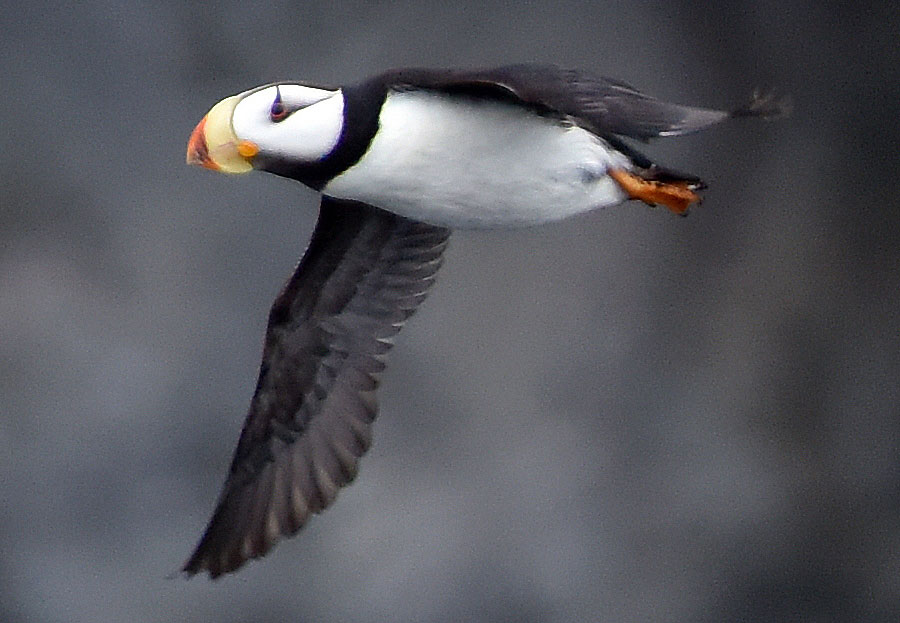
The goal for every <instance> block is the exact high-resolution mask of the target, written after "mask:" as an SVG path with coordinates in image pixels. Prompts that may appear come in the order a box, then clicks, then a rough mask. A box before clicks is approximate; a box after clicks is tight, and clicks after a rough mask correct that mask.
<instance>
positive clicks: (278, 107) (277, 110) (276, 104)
mask: <svg viewBox="0 0 900 623" xmlns="http://www.w3.org/2000/svg"><path fill="white" fill-rule="evenodd" d="M287 116H288V110H287V107H285V105H284V102H283V101H282V100H281V89H279V88H278V87H277V86H276V87H275V101H273V102H272V108H271V109H269V119H271V120H272V121H274V122H275V123H278V122H279V121H281V120H283V119H284V118H285V117H287Z"/></svg>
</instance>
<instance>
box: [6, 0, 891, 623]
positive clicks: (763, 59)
mask: <svg viewBox="0 0 900 623" xmlns="http://www.w3.org/2000/svg"><path fill="white" fill-rule="evenodd" d="M699 4H704V6H703V7H702V8H698V6H695V5H699ZM846 4H847V6H848V7H850V8H840V7H839V6H837V4H836V3H824V4H823V3H817V2H780V1H775V0H764V1H753V2H749V1H748V2H734V3H694V2H677V1H672V0H667V1H665V2H643V3H616V2H611V3H601V2H596V3H588V2H582V3H578V2H554V3H546V4H540V3H530V2H516V3H512V2H510V3H498V4H483V5H471V6H469V5H461V4H458V3H445V2H431V1H426V2H415V3H407V4H392V3H370V2H367V3H362V2H360V3H347V4H344V3H337V4H332V3H321V4H311V3H302V2H284V1H277V0H272V1H269V2H265V3H258V4H257V3H248V2H222V3H218V4H216V5H215V6H207V5H204V4H193V3H154V2H96V1H87V2H83V3H79V4H75V3H60V4H53V3H43V2H36V3H22V4H19V5H18V6H16V7H15V8H13V3H11V2H7V3H6V5H5V6H4V7H3V8H2V9H0V11H2V12H0V19H2V24H0V25H2V32H3V36H2V38H0V53H2V64H0V85H2V89H0V124H2V132H0V165H2V166H0V416H2V417H0V621H3V622H5V623H16V622H20V621H48V622H60V623H63V622H65V623H71V622H82V621H84V622H95V623H96V622H106V621H110V622H122V621H177V622H193V621H216V622H232V621H234V622H238V621H240V622H244V623H246V622H256V621H299V622H305V621H342V622H343V621H361V622H366V621H438V622H442V621H447V622H450V621H453V622H457V621H517V622H519V621H552V622H569V621H612V622H618V621H623V622H624V621H648V622H682V621H685V622H686V621H692V622H701V623H705V622H709V623H713V622H716V623H718V622H722V621H763V622H769V621H771V622H781V621H790V622H797V621H803V622H815V623H820V622H831V621H897V620H898V619H900V408H898V398H900V389H898V386H900V384H898V378H900V208H898V200H897V195H898V191H897V185H898V164H897V162H898V159H897V155H896V153H897V145H898V142H900V131H898V127H900V125H898V123H900V122H898V106H897V102H898V100H900V69H898V68H900V45H898V40H897V32H898V31H897V29H898V24H900V11H898V4H897V3H896V2H895V1H890V2H887V1H886V2H869V3H865V5H859V6H854V5H852V3H846ZM73 7H76V8H73ZM520 61H542V62H556V63H559V64H562V65H565V66H570V67H578V68H582V69H589V70H591V71H594V72H596V73H599V74H601V75H610V76H615V77H619V78H622V79H624V80H627V81H629V82H632V83H633V84H634V85H635V86H637V87H639V88H641V89H642V90H645V91H647V92H649V93H652V94H655V95H657V96H660V97H663V98H667V99H672V100H676V101H679V102H684V103H689V104H705V105H710V106H717V107H728V106H733V105H736V104H739V103H741V102H742V101H743V100H744V99H745V98H746V97H747V96H748V95H749V93H750V91H751V90H752V89H753V88H754V87H757V86H774V87H778V88H780V89H781V90H783V91H789V92H791V93H792V94H793V98H794V101H795V112H794V115H793V116H792V117H791V118H790V119H788V120H783V121H779V122H772V123H762V122H759V123H750V122H746V123H733V124H731V125H728V126H727V127H720V128H717V129H715V130H713V131H710V132H707V133H705V134H702V135H697V136H692V137H686V138H682V139H673V140H669V141H661V142H659V143H654V144H652V145H650V146H647V147H645V148H644V150H645V151H646V152H647V153H648V154H650V155H651V156H652V157H654V158H656V159H657V160H659V161H661V162H663V163H666V164H669V165H670V166H673V167H675V168H678V169H683V170H687V171H690V172H693V173H696V174H698V175H700V176H701V177H703V178H704V179H706V181H707V182H708V183H709V184H710V188H709V191H708V192H707V193H706V201H705V203H704V205H703V206H701V207H700V208H699V209H695V210H694V211H693V213H692V214H691V216H690V217H689V218H687V219H679V218H675V217H673V216H671V215H670V214H668V213H667V212H666V211H665V210H663V209H657V210H650V209H648V208H646V207H645V206H643V205H640V204H628V205H624V206H621V207H618V208H615V209H609V210H606V211H601V212H595V213H592V214H589V215H585V216H582V217H580V218H577V219H573V220H570V221H567V222H562V223H558V224H554V225H551V226H546V227H543V228H539V229H532V230H520V231H509V232H458V233H456V234H455V235H454V237H453V239H452V244H451V249H450V251H449V252H448V255H447V260H446V264H445V267H444V269H443V270H442V272H441V273H440V275H439V279H438V284H437V286H436V287H435V289H434V290H433V294H432V296H431V298H430V299H429V301H428V302H427V303H426V304H425V305H424V307H423V308H422V310H421V311H420V312H419V314H418V315H417V316H415V317H414V318H413V320H412V321H411V322H410V324H409V325H408V326H407V328H406V329H405V331H404V332H403V333H402V334H401V335H400V336H399V339H398V347H397V348H396V349H395V351H394V352H393V354H392V357H391V361H390V364H391V365H390V366H389V369H388V372H387V374H386V376H385V378H384V382H383V386H382V392H381V402H382V411H381V416H380V420H379V422H378V426H377V430H376V440H375V446H374V448H373V449H372V451H371V452H370V454H369V455H368V456H367V457H366V458H365V459H364V460H363V464H362V470H361V472H360V476H359V478H358V479H357V481H356V483H355V484H354V485H353V486H351V487H350V488H349V489H346V490H345V491H344V492H343V493H342V494H341V495H340V497H339V499H338V501H337V503H336V504H335V505H334V506H333V507H332V508H331V509H329V511H327V512H326V513H325V514H324V515H322V516H321V517H318V518H316V519H314V520H313V521H312V522H311V523H310V525H309V526H308V527H307V528H306V529H305V530H304V531H303V532H302V533H301V534H300V535H299V536H298V537H297V538H295V539H292V540H290V541H287V542H284V543H282V544H281V545H280V546H279V547H277V548H276V549H275V550H274V551H273V552H272V554H271V555H270V556H268V557H267V558H265V559H264V560H263V561H261V562H256V563H254V564H251V565H249V566H248V567H246V568H244V569H243V570H241V572H240V573H238V574H237V575H235V576H232V577H227V578H225V579H223V580H221V581H219V582H216V583H211V582H209V581H208V580H206V579H205V578H196V579H194V580H192V581H185V580H183V579H180V578H178V579H167V577H166V576H167V575H169V574H170V573H171V572H173V571H174V570H176V569H177V568H178V566H179V564H180V563H181V562H182V561H183V560H184V559H185V558H186V557H187V555H188V554H189V553H190V551H191V548H192V547H193V546H194V544H195V542H196V540H197V539H198V537H199V536H200V533H201V530H202V528H203V527H204V525H205V523H206V521H207V518H208V516H209V514H210V512H211V511H212V507H213V504H214V502H215V498H216V496H217V494H218V491H219V487H220V485H221V483H222V481H223V479H224V475H225V471H226V469H227V466H228V463H229V461H230V458H231V453H232V451H233V448H234V445H235V443H236V441H237V436H238V433H239V430H240V426H241V423H242V421H243V417H244V413H245V410H246V407H247V405H248V402H249V398H250V394H251V392H252V389H253V385H254V382H255V378H256V373H257V366H258V362H259V355H260V349H261V343H262V335H263V331H264V324H265V320H266V314H267V311H268V307H269V305H270V303H271V301H272V299H273V298H274V296H275V294H276V293H277V291H278V289H279V287H280V285H281V283H282V282H283V280H284V279H285V278H286V277H287V276H288V275H289V274H290V272H291V270H292V268H293V266H294V263H295V262H296V260H297V258H298V257H299V255H300V253H301V252H302V250H303V249H304V247H305V245H306V242H307V240H308V236H309V234H310V232H311V229H312V227H313V224H314V220H315V217H316V207H317V197H316V195H315V194H314V193H313V192H311V191H309V190H307V189H305V188H303V187H301V186H299V185H297V184H294V183H290V182H287V181H285V180H281V179H277V178H274V177H271V176H265V175H261V174H260V175H253V176H247V177H241V178H229V177H226V176H222V175H215V174H212V173H209V172H207V171H203V170H201V169H197V168H193V167H191V168H189V167H186V166H185V165H184V151H185V144H186V141H187V137H188V134H189V133H190V131H191V129H192V128H193V127H194V125H195V123H196V122H197V121H198V120H199V119H200V117H201V116H202V115H203V114H204V113H205V112H206V111H207V110H208V108H209V107H210V106H211V105H212V104H213V103H215V102H216V101H218V100H219V99H221V98H222V97H224V96H226V95H230V94H232V93H235V92H239V91H242V90H244V89H247V88H249V87H252V86H255V85H257V84H260V83H264V82H268V81H272V80H276V79H298V80H307V81H311V82H314V83H315V82H319V83H326V84H341V83H349V82H353V81H356V80H358V79H361V78H363V77H365V76H368V75H370V74H373V73H375V72H377V71H380V70H382V69H385V68H389V67H394V66H403V65H425V66H457V65H458V66H488V65H493V64H499V63H507V62H520Z"/></svg>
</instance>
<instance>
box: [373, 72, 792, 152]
mask: <svg viewBox="0 0 900 623" xmlns="http://www.w3.org/2000/svg"><path fill="white" fill-rule="evenodd" d="M381 80H383V81H384V82H385V83H386V84H388V85H397V86H399V87H401V88H402V87H403V86H410V87H419V88H428V89H436V90H444V91H469V92H472V93H473V94H477V93H482V94H490V95H495V96H501V97H504V96H505V97H511V98H514V99H516V100H518V101H520V102H523V103H526V104H528V105H530V106H534V107H535V108H537V109H542V110H545V111H549V112H556V113H559V114H562V115H564V116H567V117H571V118H573V119H575V120H576V121H578V122H579V124H580V125H582V126H584V127H586V128H587V129H589V130H591V131H592V132H595V133H596V134H601V135H603V134H617V135H620V136H627V137H630V138H636V139H640V140H646V139H650V138H654V137H657V136H677V135H682V134H689V133H691V132H697V131H699V130H702V129H704V128H707V127H709V126H711V125H714V124H716V123H719V122H720V121H723V120H725V119H728V118H729V117H737V116H740V117H747V116H754V117H775V116H778V115H780V114H783V113H784V112H785V105H784V104H783V103H782V102H781V101H779V100H778V99H776V98H774V97H772V96H771V95H763V96H761V95H759V94H755V95H754V97H753V99H752V100H751V101H750V102H749V103H748V104H745V105H744V106H741V107H740V108H738V109H736V110H734V111H731V112H728V111H723V110H713V109H709V108H697V107H694V106H683V105H681V104H672V103H669V102H663V101H661V100H658V99H656V98H654V97H650V96H649V95H644V94H643V93H641V92H640V91H638V90H637V89H635V88H634V87H632V86H630V85H628V84H626V83H624V82H622V81H620V80H614V79H611V78H601V77H593V76H590V75H588V74H585V73H583V72H580V71H576V70H568V69H561V68H559V67H556V66H553V65H507V66H504V67H498V68H495V69H486V70H471V71H470V70H445V71H441V72H434V71H428V70H421V69H399V70H394V71H392V72H388V73H387V74H384V75H383V76H382V77H381Z"/></svg>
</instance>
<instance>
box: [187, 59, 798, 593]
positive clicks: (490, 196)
mask: <svg viewBox="0 0 900 623" xmlns="http://www.w3.org/2000/svg"><path fill="white" fill-rule="evenodd" d="M784 110H785V105H784V102H783V101H782V100H779V99H778V98H775V97H772V96H769V95H759V94H755V95H754V97H753V98H752V99H751V100H750V101H749V102H748V103H747V104H746V105H744V106H742V107H740V108H736V109H735V110H731V111H722V110H712V109H708V108H696V107H691V106H683V105H679V104H672V103H668V102H663V101H660V100H658V99H656V98H653V97H650V96H648V95H644V94H643V93H641V92H640V91H638V90H636V89H635V88H633V87H631V86H629V85H628V84H626V83H624V82H621V81H619V80H613V79H609V78H601V77H594V76H591V75H588V74H586V73H583V72H580V71H574V70H567V69H561V68H558V67H555V66H549V65H509V66H504V67H498V68H494V69H485V70H458V69H442V70H431V69H396V70H390V71H387V72H384V73H382V74H380V75H377V76H375V77H373V78H370V79H367V80H365V81H363V82H361V83H358V84H354V85H351V86H345V87H340V88H326V87H319V86H310V85H307V84H302V83H294V82H281V83H277V84H268V85H264V86H260V87H257V88H254V89H250V90H249V91H245V92H243V93H240V94H238V95H234V96H231V97H228V98H226V99H224V100H222V101H221V102H219V103H218V104H216V105H215V106H213V107H212V109H211V110H210V111H209V113H208V114H207V115H206V116H205V117H203V119H202V120H201V121H200V123H199V124H197V126H196V128H195V129H194V131H193V133H192V134H191V136H190V139H189V142H188V148H187V162H188V163H190V164H197V165H201V166H203V167H206V168H208V169H213V170H216V171H221V172H223V173H231V174H238V173H246V172H249V171H252V170H260V171H267V172H269V173H274V174H275V175H279V176H283V177H287V178H291V179H294V180H297V181H299V182H302V183H303V184H305V185H307V186H309V187H311V188H313V189H315V190H317V191H319V192H320V193H321V205H320V208H319V217H318V221H317V224H316V227H315V230H314V232H313V234H312V238H311V241H310V243H309V246H308V247H307V249H306V251H305V253H304V254H303V257H302V259H301V260H300V262H299V264H298V266H297V267H296V269H295V271H294V273H293V275H292V276H291V277H290V279H288V281H287V283H286V284H285V285H284V288H283V289H282V291H281V293H280V294H279V295H278V297H277V298H276V299H275V302H274V304H273V305H272V308H271V310H270V312H269V319H268V328H267V330H266V335H265V341H264V346H263V353H262V363H261V365H260V370H259V377H258V381H257V384H256V390H255V391H254V393H253V397H252V399H251V402H250V407H249V411H248V414H247V416H246V420H245V423H244V426H243V430H242V432H241V435H240V440H239V441H238V445H237V449H236V451H235V453H234V457H233V459H232V462H231V467H230V468H229V471H228V476H227V479H226V481H225V484H224V487H223V489H222V492H221V494H220V496H219V499H218V502H217V504H216V508H215V510H214V512H213V515H212V518H211V519H210V521H209V523H208V525H207V527H206V530H205V532H204V534H203V536H202V538H201V539H200V541H199V543H198V545H197V547H196V549H195V550H194V552H193V554H192V555H191V556H190V558H189V559H188V560H187V562H186V563H185V564H184V566H183V567H182V571H183V572H184V573H186V574H187V575H194V574H197V573H201V572H204V571H205V572H207V573H208V574H209V576H210V577H212V578H216V577H218V576H220V575H222V574H224V573H229V572H232V571H235V570H236V569H238V568H239V567H241V566H242V565H243V564H244V563H245V562H247V561H248V560H250V559H252V558H258V557H260V556H263V555H264V554H266V552H268V551H269V550H270V549H271V548H272V547H273V546H274V544H275V543H276V542H277V541H278V540H279V539H280V538H282V537H286V536H290V535H292V534H294V533H296V532H297V531H298V530H299V529H300V528H301V527H302V526H303V525H304V523H305V522H306V521H307V519H308V518H309V517H310V515H312V514H314V513H319V512H321V511H322V510H324V509H325V508H326V507H328V506H329V505H330V504H331V503H332V502H333V501H334V499H335V497H336V495H337V493H338V490H339V489H340V488H341V487H343V486H345V485H347V484H348V483H349V482H350V481H352V480H353V479H354V477H355V476H356V473H357V468H358V463H359V459H360V457H361V456H362V455H363V454H364V453H365V452H366V450H367V449H368V448H369V445H370V443H371V434H372V422H373V420H374V419H375V415H376V412H377V403H376V396H375V391H376V389H377V387H378V383H379V376H380V373H381V372H382V370H383V369H384V366H385V364H384V359H385V355H386V354H387V352H388V350H390V348H391V342H392V339H393V337H394V335H395V334H396V333H397V332H398V331H399V330H400V328H401V326H402V325H403V323H404V321H405V320H406V319H407V318H409V317H410V316H411V315H412V314H413V312H414V311H415V310H416V308H417V307H418V306H419V304H420V303H421V302H422V301H423V299H424V298H425V296H426V294H427V292H428V289H429V288H430V287H431V284H432V282H433V281H434V277H435V273H436V272H437V270H438V268H439V267H440V265H441V257H442V253H443V251H444V249H445V248H446V246H447V240H448V237H449V234H450V230H451V228H456V227H459V228H473V227H475V228H481V227H515V226H528V225H537V224H541V223H546V222H549V221H555V220H558V219H563V218H566V217H568V216H572V215H575V214H579V213H582V212H586V211H589V210H593V209H596V208H600V207H605V206H613V205H616V204H619V203H622V202H624V201H626V200H629V199H637V200H641V201H644V202H645V203H647V204H650V205H657V204H660V205H663V206H665V207H667V208H669V209H670V210H671V211H672V212H674V213H676V214H680V215H683V214H685V213H686V212H687V210H688V207H689V206H690V205H692V204H695V203H698V202H699V200H700V196H699V194H698V192H699V191H700V190H701V189H702V188H703V187H704V185H703V183H702V182H701V181H700V179H699V178H697V177H695V176H693V175H689V174H685V173H679V172H677V171H674V170H672V169H669V168H666V167H663V166H659V165H657V164H655V163H653V162H652V161H650V160H649V159H648V158H647V157H645V156H644V155H642V154H641V153H639V152H638V151H637V150H635V149H634V148H633V147H631V146H630V145H629V144H627V143H626V142H625V141H624V139H636V140H639V141H646V140H648V139H652V138H656V137H666V136H680V135H684V134H688V133H691V132H696V131H698V130H703V129H705V128H708V127H710V126H712V125H715V124H717V123H720V122H722V121H724V120H726V119H729V118H735V117H760V118H771V117H775V116H778V115H780V114H782V113H783V112H784Z"/></svg>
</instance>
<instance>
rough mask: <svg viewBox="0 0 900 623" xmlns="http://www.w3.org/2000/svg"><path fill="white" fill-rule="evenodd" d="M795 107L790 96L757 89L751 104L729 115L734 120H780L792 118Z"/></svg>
mask: <svg viewBox="0 0 900 623" xmlns="http://www.w3.org/2000/svg"><path fill="white" fill-rule="evenodd" d="M793 106H794V103H793V100H792V99H791V96H790V95H789V94H780V93H778V92H777V91H775V90H771V89H770V90H762V89H755V90H754V91H753V95H752V96H751V98H750V101H749V102H747V103H746V104H744V105H743V106H741V107H739V108H736V109H734V110H732V111H731V112H730V113H728V114H729V116H730V117H732V118H741V117H756V118H759V119H780V118H782V117H788V116H790V114H791V112H792V111H793Z"/></svg>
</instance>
